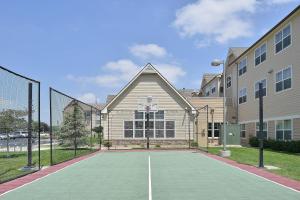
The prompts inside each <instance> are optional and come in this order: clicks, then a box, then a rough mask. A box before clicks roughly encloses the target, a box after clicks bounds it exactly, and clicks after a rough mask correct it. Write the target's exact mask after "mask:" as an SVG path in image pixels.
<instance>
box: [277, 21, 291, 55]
mask: <svg viewBox="0 0 300 200" xmlns="http://www.w3.org/2000/svg"><path fill="white" fill-rule="evenodd" d="M290 44H291V26H290V25H288V26H286V27H285V28H283V29H282V30H281V31H279V32H278V33H277V34H276V35H275V52H276V53H278V52H280V51H282V50H283V49H285V48H287V47H288V46H289V45H290Z"/></svg>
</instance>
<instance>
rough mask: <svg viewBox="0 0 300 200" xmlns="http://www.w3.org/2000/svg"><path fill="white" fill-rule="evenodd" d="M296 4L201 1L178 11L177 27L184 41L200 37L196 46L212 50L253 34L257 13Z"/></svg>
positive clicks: (282, 0) (269, 0)
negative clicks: (212, 44)
mask: <svg viewBox="0 0 300 200" xmlns="http://www.w3.org/2000/svg"><path fill="white" fill-rule="evenodd" d="M296 1H298V0H242V1H236V0H197V1H196V2H194V3H191V4H187V5H186V6H184V7H182V8H180V9H179V10H177V12H176V18H175V20H174V22H173V26H174V27H175V28H176V29H177V30H178V32H179V34H180V35H181V36H183V37H198V40H197V41H196V42H195V45H196V46H197V47H199V48H201V47H206V46H209V45H210V44H211V42H217V43H226V42H228V41H230V40H234V39H237V38H243V37H249V36H251V35H252V34H253V32H252V30H253V29H254V27H253V21H252V19H253V16H254V14H255V13H257V12H259V11H263V10H265V9H264V8H267V7H272V6H279V5H282V4H287V3H292V2H296ZM199 37H200V39H199ZM207 41H210V42H207Z"/></svg>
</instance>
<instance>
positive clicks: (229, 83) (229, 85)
mask: <svg viewBox="0 0 300 200" xmlns="http://www.w3.org/2000/svg"><path fill="white" fill-rule="evenodd" d="M226 87H227V88H230V87H231V76H227V77H226Z"/></svg>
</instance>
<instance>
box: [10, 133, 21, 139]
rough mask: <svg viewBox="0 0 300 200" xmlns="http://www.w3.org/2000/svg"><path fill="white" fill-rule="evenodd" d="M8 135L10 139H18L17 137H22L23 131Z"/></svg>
mask: <svg viewBox="0 0 300 200" xmlns="http://www.w3.org/2000/svg"><path fill="white" fill-rule="evenodd" d="M8 137H9V138H10V139H16V138H21V133H20V132H12V133H9V134H8Z"/></svg>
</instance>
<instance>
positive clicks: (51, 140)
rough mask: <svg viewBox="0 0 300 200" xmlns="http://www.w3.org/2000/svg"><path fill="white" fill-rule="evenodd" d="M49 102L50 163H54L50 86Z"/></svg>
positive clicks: (50, 92) (50, 89) (50, 90)
mask: <svg viewBox="0 0 300 200" xmlns="http://www.w3.org/2000/svg"><path fill="white" fill-rule="evenodd" d="M49 94H50V95H49V97H50V99H49V102H50V165H53V152H52V151H53V148H52V142H53V138H52V135H53V134H52V88H49Z"/></svg>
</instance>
